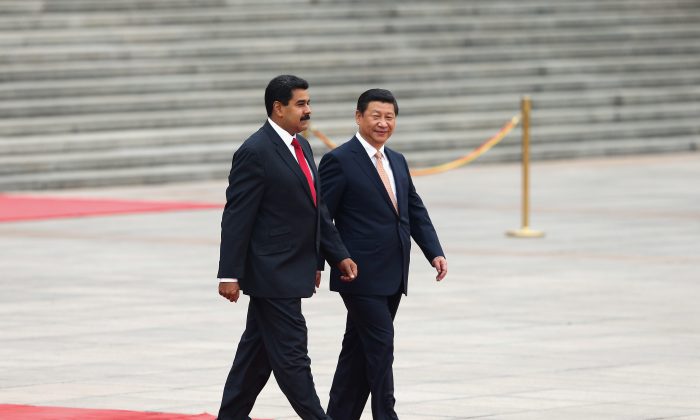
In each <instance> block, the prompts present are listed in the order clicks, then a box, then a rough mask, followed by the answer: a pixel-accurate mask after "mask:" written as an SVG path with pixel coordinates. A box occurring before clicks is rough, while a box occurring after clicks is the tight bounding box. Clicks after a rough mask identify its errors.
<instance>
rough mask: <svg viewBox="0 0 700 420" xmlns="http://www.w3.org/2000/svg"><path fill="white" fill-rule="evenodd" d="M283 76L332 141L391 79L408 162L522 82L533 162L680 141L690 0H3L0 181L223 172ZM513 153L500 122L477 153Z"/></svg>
mask: <svg viewBox="0 0 700 420" xmlns="http://www.w3.org/2000/svg"><path fill="white" fill-rule="evenodd" d="M281 73H294V74H298V75H299V76H302V77H304V78H306V79H307V80H309V82H310V83H311V85H312V87H311V94H312V102H313V110H314V115H313V121H314V125H315V126H316V127H317V128H319V129H320V130H321V131H323V132H324V133H325V134H326V135H328V136H329V137H330V138H332V139H333V140H334V141H336V142H337V143H340V142H343V141H345V140H346V139H347V138H348V137H349V136H351V135H352V134H354V131H355V128H356V127H355V124H354V119H353V111H354V107H355V101H356V100H357V96H358V95H359V94H360V93H361V92H362V91H364V90H365V89H368V88H370V87H384V88H388V89H391V90H392V91H393V92H394V93H395V94H396V95H397V97H398V99H399V104H400V107H401V113H400V117H399V120H398V127H397V131H396V133H395V135H394V137H393V138H392V145H393V147H394V148H396V149H398V150H400V151H402V152H404V153H405V154H406V156H407V157H408V158H409V161H410V163H411V164H412V165H413V166H416V167H418V166H426V165H431V164H435V163H440V162H444V161H447V160H451V159H454V158H456V157H459V156H461V155H463V154H465V153H467V152H469V151H470V150H471V149H473V148H474V147H476V146H477V145H479V144H481V143H482V142H483V141H484V140H485V139H487V138H488V137H490V136H491V135H493V134H494V133H495V132H496V131H498V129H499V128H500V127H501V126H502V125H503V124H504V123H505V122H506V121H507V120H508V119H509V118H510V117H511V116H513V115H514V114H516V113H517V112H518V108H519V100H520V98H521V97H522V96H523V95H530V96H531V97H532V98H533V107H534V108H533V121H532V126H533V132H532V142H533V145H532V155H533V158H535V159H547V158H573V157H580V156H598V155H610V154H631V153H657V152H672V151H683V150H696V149H697V147H698V145H699V143H700V119H698V116H700V1H698V0H665V1H658V0H489V1H487V0H463V1H462V0H434V1H427V0H402V1H398V0H397V1H386V0H384V1H381V0H379V1H378V0H353V1H346V0H111V1H100V0H3V1H0V191H10V190H25V189H41V188H62V187H85V186H99V185H115V184H139V183H151V182H170V181H187V180H201V179H212V178H224V177H226V175H227V173H228V169H229V165H230V158H231V154H232V153H233V151H234V150H235V149H236V147H237V146H238V145H239V144H240V143H241V141H243V140H244V139H245V138H246V137H247V135H248V134H250V133H251V132H252V131H253V130H255V129H256V128H257V127H259V126H260V124H261V123H262V122H263V121H264V117H265V112H264V105H263V101H262V94H263V90H264V87H265V85H266V83H267V82H268V81H269V80H270V79H271V78H272V77H274V76H275V75H277V74H281ZM311 141H312V144H313V145H314V147H315V152H316V154H317V157H320V156H321V155H322V154H323V153H324V151H325V147H324V146H323V145H322V143H321V142H320V141H318V140H316V139H314V138H313V137H312V138H311ZM519 154H520V145H519V130H516V131H515V132H514V133H513V134H511V136H510V137H508V138H507V139H506V140H504V141H503V142H502V143H501V144H499V145H498V146H496V147H495V148H494V149H492V150H491V151H490V152H489V153H488V154H486V155H485V156H484V157H482V158H481V159H480V160H479V161H480V162H494V161H507V160H515V159H518V158H519Z"/></svg>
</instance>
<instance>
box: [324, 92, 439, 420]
mask: <svg viewBox="0 0 700 420" xmlns="http://www.w3.org/2000/svg"><path fill="white" fill-rule="evenodd" d="M398 114H399V106H398V104H397V102H396V99H395V98H394V95H392V94H391V92H389V91H388V90H384V89H370V90H368V91H366V92H364V93H363V94H362V95H360V98H359V99H358V101H357V110H356V111H355V121H356V122H357V125H358V132H357V134H355V137H353V138H352V139H350V141H348V142H346V143H345V144H343V145H342V146H340V147H338V148H336V149H335V150H333V151H331V152H329V153H327V154H326V155H325V156H323V159H322V160H321V163H320V165H319V173H320V174H321V186H322V188H323V198H324V200H325V202H326V204H327V205H328V211H329V212H330V214H331V217H333V219H334V220H335V225H336V227H337V228H338V231H339V232H340V236H341V237H342V238H343V242H344V243H345V246H346V247H347V249H348V251H350V255H351V256H352V258H353V260H354V261H355V262H356V263H357V268H358V270H359V274H358V276H357V278H356V279H355V280H354V281H353V282H351V283H348V282H344V281H342V278H341V276H342V273H340V272H339V271H338V270H335V269H334V270H331V290H333V291H336V292H340V297H341V298H342V299H343V303H344V304H345V307H346V309H347V321H346V326H345V336H344V337H343V346H342V350H341V351H340V356H339V358H338V366H337V368H336V371H335V376H334V378H333V386H332V387H331V392H330V401H329V402H328V415H329V416H331V417H333V419H335V420H358V419H359V418H360V415H361V414H362V410H363V409H364V406H365V403H366V402H367V397H368V396H369V394H370V393H371V394H372V418H374V419H375V420H380V419H381V420H384V419H398V416H397V415H396V412H395V410H394V402H395V400H394V380H393V374H392V362H393V360H394V325H393V321H394V316H395V315H396V311H397V309H398V307H399V302H400V301H401V295H402V294H406V292H407V287H408V264H409V256H410V249H411V238H413V240H415V242H416V243H417V244H418V246H419V247H420V248H421V250H422V251H423V254H424V255H425V257H426V258H427V259H428V261H429V262H430V263H431V264H432V266H433V267H435V269H436V270H437V277H436V280H437V281H440V280H442V279H443V278H444V277H445V275H446V274H447V260H445V257H444V255H445V254H444V253H443V251H442V247H441V246H440V241H439V240H438V237H437V234H436V233H435V229H434V228H433V224H432V222H431V221H430V217H429V216H428V211H427V210H426V208H425V206H423V201H422V200H421V198H420V196H418V193H416V189H415V188H414V186H413V181H412V180H411V175H410V173H409V171H408V165H407V164H406V159H405V158H404V157H403V155H401V154H400V153H397V152H395V151H393V150H391V149H389V148H388V147H385V144H386V142H387V141H388V140H389V138H390V137H391V134H392V133H393V132H394V127H395V126H396V117H397V116H398Z"/></svg>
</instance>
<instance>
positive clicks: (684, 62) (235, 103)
mask: <svg viewBox="0 0 700 420" xmlns="http://www.w3.org/2000/svg"><path fill="white" fill-rule="evenodd" d="M648 60H650V59H649V58H646V59H645V60H635V59H628V60H613V59H610V60H607V61H606V60H602V62H597V64H596V65H590V64H588V66H587V65H585V64H582V65H579V64H577V63H575V62H569V63H566V65H565V66H558V67H557V66H553V67H552V66H550V67H548V68H547V69H543V68H541V67H538V66H528V67H526V66H517V67H515V68H504V69H501V71H498V70H496V69H493V68H492V66H487V65H482V66H469V65H463V64H456V65H453V66H449V65H446V66H444V67H440V68H438V69H435V71H434V72H433V71H431V69H427V70H426V71H424V72H422V74H420V75H417V74H416V75H415V76H416V78H413V77H410V76H413V75H414V74H415V73H413V72H411V73H409V77H405V78H404V77H402V75H401V74H400V70H401V68H389V69H382V70H381V75H385V76H386V78H387V79H389V78H391V79H392V81H402V80H407V79H408V80H411V81H413V82H414V83H416V82H418V80H420V79H419V78H418V76H422V77H425V78H429V79H424V80H430V79H440V78H449V79H452V80H455V81H456V80H457V79H455V77H454V76H456V75H461V78H463V79H465V80H470V79H471V80H479V81H480V85H481V86H482V87H484V88H485V87H487V86H489V85H491V86H498V85H500V84H501V82H500V80H501V79H500V78H501V77H532V76H545V75H546V76H548V77H552V76H556V75H559V74H567V75H569V74H570V75H571V76H572V77H591V75H598V74H603V75H610V74H615V73H619V74H623V73H624V74H625V75H628V74H630V73H636V74H638V73H645V74H650V73H661V74H663V75H664V77H665V76H666V75H668V74H672V73H673V72H677V71H700V57H697V58H696V57H688V58H685V59H683V58H679V59H677V60H673V61H658V60H656V61H648ZM391 70H395V71H396V73H391ZM319 75H320V74H311V75H310V76H311V77H310V78H309V80H312V81H313V86H314V88H313V89H314V90H316V89H315V86H317V85H320V84H317V79H316V77H317V76H319ZM323 75H325V76H327V77H335V78H337V79H341V78H343V73H342V71H340V70H338V71H335V72H324V73H323ZM353 76H355V77H353ZM443 76H444V77H443ZM364 78H365V76H364V73H363V72H361V71H359V70H357V71H354V72H348V74H346V75H345V78H344V80H343V82H344V84H346V85H348V84H353V85H354V84H357V85H358V86H357V91H358V92H359V91H361V89H362V86H360V84H362V85H364V86H366V85H367V84H368V83H371V82H368V81H367V80H363V79H364ZM331 80H333V79H331ZM329 82H330V83H332V82H331V81H330V80H329V81H326V84H328V83H329ZM211 83H212V84H214V81H211ZM217 83H223V82H217ZM231 83H238V84H240V88H243V87H248V86H252V85H260V86H263V85H264V83H266V81H264V80H262V79H261V78H258V79H257V80H248V81H247V83H246V79H233V80H232V81H231ZM27 87H29V86H27ZM33 87H34V89H35V91H38V92H46V91H47V90H48V88H44V89H41V88H39V87H36V86H33ZM63 88H64V89H65V90H68V91H69V90H70V89H68V87H67V86H63ZM240 88H239V89H240ZM228 89H232V87H231V86H229V87H227V89H222V90H217V91H206V90H205V91H196V90H194V89H188V90H185V89H183V90H176V91H175V92H166V93H147V92H139V93H138V94H135V93H134V94H124V92H122V94H120V95H99V96H88V97H84V96H71V97H60V96H52V97H51V98H36V99H24V100H12V101H5V102H0V118H22V117H38V116H57V115H70V114H98V113H114V112H127V111H130V112H136V111H161V110H194V109H200V108H211V107H216V108H235V107H241V106H247V107H250V108H255V105H256V103H255V102H259V98H254V97H252V95H251V97H246V98H245V99H244V98H241V97H240V96H239V93H240V92H239V91H237V92H233V91H230V92H229V91H227V90H228ZM496 90H497V89H495V88H494V91H496ZM22 92H25V91H24V90H23V91H22ZM10 93H12V94H13V96H14V95H19V94H20V92H18V91H10V90H6V91H4V92H3V91H2V90H0V99H1V98H3V97H4V96H5V95H4V94H10ZM66 93H70V92H66ZM251 93H255V92H252V91H251ZM7 96H10V95H7ZM23 96H24V97H30V96H31V95H23ZM258 96H259V95H258ZM490 96H492V95H489V96H483V97H481V98H478V99H475V98H470V102H471V103H479V104H480V107H481V106H484V105H485V104H486V105H487V106H488V103H489V102H490V101H489V99H488V98H489V97H490ZM666 98H667V100H672V99H671V98H670V97H669V96H666ZM408 99H409V100H410V99H411V98H408ZM464 99H466V98H464ZM428 100H430V99H428ZM401 102H402V103H403V102H404V99H402V101H401ZM450 102H453V103H455V104H456V105H457V106H459V104H460V102H461V101H460V98H450ZM329 106H331V107H332V106H333V104H332V103H331V104H327V105H324V108H328V107H329ZM343 106H345V105H343ZM251 111H252V109H251Z"/></svg>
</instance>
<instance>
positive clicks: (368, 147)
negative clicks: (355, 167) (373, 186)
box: [355, 132, 398, 200]
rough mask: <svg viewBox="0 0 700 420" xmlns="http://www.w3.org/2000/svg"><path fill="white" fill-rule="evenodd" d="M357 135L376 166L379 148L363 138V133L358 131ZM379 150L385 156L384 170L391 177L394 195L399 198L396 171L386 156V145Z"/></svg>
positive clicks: (383, 161)
mask: <svg viewBox="0 0 700 420" xmlns="http://www.w3.org/2000/svg"><path fill="white" fill-rule="evenodd" d="M355 137H357V139H358V140H360V144H361V145H362V147H364V148H365V151H366V152H367V154H368V155H369V158H370V159H372V164H373V165H374V166H375V167H376V166H377V158H376V157H375V156H374V155H375V154H376V153H377V149H375V148H374V146H372V145H371V144H369V143H367V140H365V139H363V138H362V135H360V133H359V132H358V133H357V134H355ZM379 151H380V152H382V156H384V158H383V159H382V166H384V172H386V174H387V176H388V177H389V183H390V184H391V191H393V192H394V197H396V199H397V200H398V197H397V196H396V181H394V172H393V171H392V170H391V164H390V163H389V159H387V157H386V153H384V145H382V147H380V148H379Z"/></svg>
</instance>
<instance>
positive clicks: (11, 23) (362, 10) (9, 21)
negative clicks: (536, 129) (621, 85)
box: [0, 0, 699, 30]
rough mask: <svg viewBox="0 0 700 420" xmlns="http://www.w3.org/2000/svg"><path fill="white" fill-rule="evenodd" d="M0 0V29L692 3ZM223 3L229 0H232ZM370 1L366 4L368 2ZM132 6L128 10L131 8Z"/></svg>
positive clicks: (684, 2)
mask: <svg viewBox="0 0 700 420" xmlns="http://www.w3.org/2000/svg"><path fill="white" fill-rule="evenodd" d="M8 1H9V0H5V1H4V2H3V3H0V11H3V10H4V11H5V13H3V14H2V15H0V30H21V29H32V30H36V29H66V28H74V27H75V26H76V17H79V18H80V26H81V27H97V28H108V27H113V26H161V25H183V24H186V25H196V24H216V23H218V24H238V23H242V22H247V21H251V20H253V21H255V20H267V21H274V20H306V21H311V22H315V21H317V20H319V19H340V18H351V19H367V18H383V19H389V18H394V19H396V18H405V17H415V16H426V15H433V16H434V15H445V14H452V15H454V14H462V15H465V14H466V15H468V16H479V17H482V18H488V17H489V16H493V15H496V16H499V17H500V16H504V15H505V16H508V15H520V16H522V15H553V14H563V13H579V14H580V13H585V14H591V13H594V14H595V13H601V12H605V13H611V12H616V13H629V12H638V11H644V12H645V13H651V12H655V11H656V12H658V11H664V12H666V11H668V10H681V9H690V10H694V9H697V8H698V7H699V6H698V3H697V2H696V1H695V0H674V1H668V0H667V1H664V2H659V1H657V0H644V1H642V0H632V1H580V2H551V1H547V0H543V1H535V0H530V1H528V2H513V1H490V2H464V1H463V0H454V1H445V0H441V1H440V2H423V1H418V2H412V1H402V2H401V3H394V2H391V3H384V2H376V1H357V0H354V1H353V2H352V3H351V4H348V3H347V2H337V3H332V2H328V1H324V4H323V7H314V6H312V7H297V5H293V6H292V7H285V6H288V5H289V4H288V3H286V2H285V1H280V2H279V4H278V5H277V7H271V6H272V4H271V0H267V1H266V2H265V3H264V4H260V3H259V2H256V1H250V2H245V3H241V2H237V3H238V4H236V6H235V8H230V9H229V8H222V7H215V8H212V7H197V8H187V9H178V8H175V7H169V6H168V5H167V3H163V4H162V5H163V6H164V7H162V8H159V9H151V10H148V9H140V10H138V12H135V11H133V10H122V12H121V13H115V11H109V12H104V11H95V10H92V11H86V10H75V11H73V12H65V11H63V12H55V11H49V10H43V11H42V13H41V14H36V13H27V14H20V13H10V12H9V10H10V4H11V3H15V6H14V9H16V11H21V10H22V9H21V8H22V6H24V8H25V11H26V12H37V11H38V10H39V8H38V7H31V4H30V7H27V4H28V3H29V2H28V1H27V0H20V1H17V2H9V3H8ZM227 4H229V5H233V4H234V3H232V2H231V1H228V2H227ZM367 6H371V7H367ZM130 12H131V13H130Z"/></svg>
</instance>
